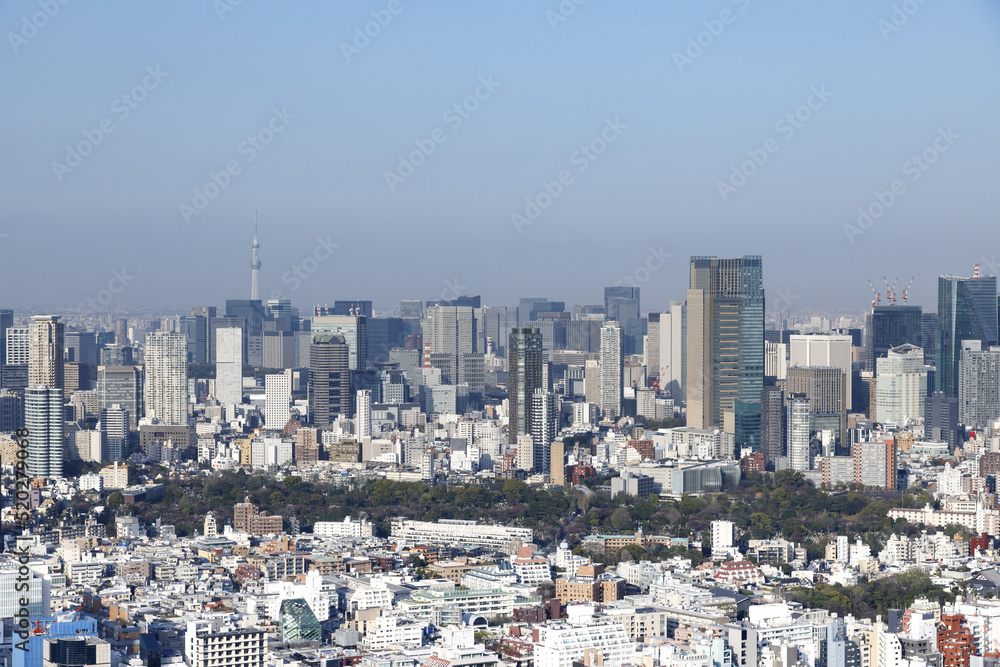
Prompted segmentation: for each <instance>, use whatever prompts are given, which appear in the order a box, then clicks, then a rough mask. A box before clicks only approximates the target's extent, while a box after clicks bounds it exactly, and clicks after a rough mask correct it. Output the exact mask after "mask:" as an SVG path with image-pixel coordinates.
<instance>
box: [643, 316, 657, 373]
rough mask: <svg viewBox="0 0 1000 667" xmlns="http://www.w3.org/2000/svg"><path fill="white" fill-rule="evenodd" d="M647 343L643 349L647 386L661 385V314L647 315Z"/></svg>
mask: <svg viewBox="0 0 1000 667" xmlns="http://www.w3.org/2000/svg"><path fill="white" fill-rule="evenodd" d="M646 320H647V325H646V345H645V347H644V348H643V350H642V354H643V363H644V364H645V365H646V382H647V383H648V384H647V386H657V387H658V386H659V383H660V314H659V313H650V314H649V315H648V316H647V317H646Z"/></svg>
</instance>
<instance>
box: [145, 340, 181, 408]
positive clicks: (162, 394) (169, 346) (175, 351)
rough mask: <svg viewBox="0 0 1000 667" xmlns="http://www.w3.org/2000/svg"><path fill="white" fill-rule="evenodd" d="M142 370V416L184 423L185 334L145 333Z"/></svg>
mask: <svg viewBox="0 0 1000 667" xmlns="http://www.w3.org/2000/svg"><path fill="white" fill-rule="evenodd" d="M145 370H146V386H145V390H144V391H143V395H144V400H145V403H146V416H147V417H156V418H157V419H159V420H160V423H162V424H170V425H184V424H187V420H188V383H187V336H185V335H184V334H180V333H168V332H166V331H156V332H152V333H148V334H146V357H145Z"/></svg>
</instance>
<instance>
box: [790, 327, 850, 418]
mask: <svg viewBox="0 0 1000 667" xmlns="http://www.w3.org/2000/svg"><path fill="white" fill-rule="evenodd" d="M851 342H852V339H851V337H850V336H837V335H828V334H821V335H801V334H793V335H791V336H789V337H788V365H789V366H832V367H834V368H839V369H840V370H841V371H842V372H843V373H844V393H845V396H844V407H845V409H846V410H847V411H850V410H851V360H852V354H853V353H852V351H851Z"/></svg>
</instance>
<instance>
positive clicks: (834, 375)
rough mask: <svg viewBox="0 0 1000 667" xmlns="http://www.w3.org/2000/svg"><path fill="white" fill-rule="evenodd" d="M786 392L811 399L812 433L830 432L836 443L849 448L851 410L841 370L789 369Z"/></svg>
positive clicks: (821, 368) (822, 367) (822, 368)
mask: <svg viewBox="0 0 1000 667" xmlns="http://www.w3.org/2000/svg"><path fill="white" fill-rule="evenodd" d="M786 389H787V391H788V393H789V394H793V393H796V394H805V395H806V397H808V398H809V417H810V429H811V430H812V431H817V432H818V431H830V432H832V434H833V436H834V437H835V438H836V442H837V443H838V444H839V445H841V446H845V447H846V445H847V440H846V436H847V410H846V408H845V407H844V374H843V372H842V371H841V370H840V369H839V368H834V367H832V366H794V367H792V368H789V369H788V378H787V380H786ZM789 428H791V426H790V425H789ZM790 456H791V453H789V457H790Z"/></svg>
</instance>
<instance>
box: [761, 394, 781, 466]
mask: <svg viewBox="0 0 1000 667" xmlns="http://www.w3.org/2000/svg"><path fill="white" fill-rule="evenodd" d="M760 448H761V451H763V452H764V459H765V460H766V461H767V462H768V463H769V464H772V465H773V464H776V463H777V462H778V459H779V458H781V457H782V456H784V455H785V392H784V391H783V390H782V389H781V387H778V386H776V385H765V386H764V389H763V390H761V392H760Z"/></svg>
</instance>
